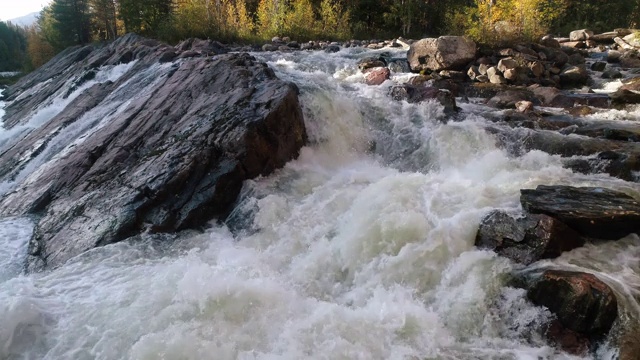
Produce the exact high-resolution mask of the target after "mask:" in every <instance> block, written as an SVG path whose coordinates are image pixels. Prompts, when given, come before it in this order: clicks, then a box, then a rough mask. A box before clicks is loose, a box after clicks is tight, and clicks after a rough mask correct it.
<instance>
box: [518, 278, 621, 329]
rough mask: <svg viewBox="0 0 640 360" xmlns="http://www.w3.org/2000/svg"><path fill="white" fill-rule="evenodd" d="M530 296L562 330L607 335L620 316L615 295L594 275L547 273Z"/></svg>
mask: <svg viewBox="0 0 640 360" xmlns="http://www.w3.org/2000/svg"><path fill="white" fill-rule="evenodd" d="M527 297H528V298H529V299H530V300H531V301H532V302H533V303H534V304H536V305H542V306H545V307H547V308H548V309H549V310H550V311H551V312H552V313H554V314H555V315H556V316H557V317H558V320H559V322H560V323H561V324H562V326H563V327H565V328H567V329H569V330H572V331H575V332H578V333H581V334H585V335H587V336H589V337H602V336H604V335H606V334H607V333H608V332H609V330H610V329H611V326H612V325H613V322H614V321H615V320H616V318H617V316H618V302H617V299H616V296H615V293H614V292H613V290H611V288H610V287H609V286H608V285H607V284H605V283H604V282H602V281H601V280H600V279H598V278H597V277H595V276H594V275H592V274H587V273H582V272H572V271H560V270H547V271H545V272H544V273H543V274H542V276H541V277H540V278H539V279H537V281H535V282H534V283H533V284H532V285H531V286H530V287H529V288H528V290H527Z"/></svg>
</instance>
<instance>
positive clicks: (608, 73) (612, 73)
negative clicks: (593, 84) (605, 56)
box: [600, 69, 622, 79]
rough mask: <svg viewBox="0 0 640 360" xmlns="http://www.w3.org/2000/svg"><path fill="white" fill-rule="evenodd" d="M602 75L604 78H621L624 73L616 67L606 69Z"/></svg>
mask: <svg viewBox="0 0 640 360" xmlns="http://www.w3.org/2000/svg"><path fill="white" fill-rule="evenodd" d="M600 77H602V78H603V79H621V78H622V73H621V72H620V71H618V70H616V69H606V70H604V71H603V72H602V75H601V76H600Z"/></svg>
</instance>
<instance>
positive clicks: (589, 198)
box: [520, 185, 640, 240]
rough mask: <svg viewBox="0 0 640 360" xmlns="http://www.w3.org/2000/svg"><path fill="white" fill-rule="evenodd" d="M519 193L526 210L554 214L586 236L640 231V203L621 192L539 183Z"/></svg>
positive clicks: (617, 235)
mask: <svg viewBox="0 0 640 360" xmlns="http://www.w3.org/2000/svg"><path fill="white" fill-rule="evenodd" d="M520 194H521V196H520V203H521V204H522V207H523V208H524V209H525V210H526V211H528V212H530V213H532V214H546V215H549V216H551V217H554V218H556V219H558V220H560V221H562V222H564V223H565V224H567V225H568V226H569V227H571V228H572V229H574V230H576V231H577V232H578V233H580V234H581V235H583V236H586V237H591V238H598V239H608V240H617V239H619V238H622V237H624V236H626V235H628V234H631V233H638V231H640V202H639V201H638V200H637V199H634V198H633V197H631V196H629V195H627V194H625V193H622V192H618V191H613V190H609V189H604V188H598V187H572V186H562V185H557V186H545V185H540V186H538V187H537V188H536V189H523V190H521V191H520Z"/></svg>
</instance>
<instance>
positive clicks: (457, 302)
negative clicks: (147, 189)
mask: <svg viewBox="0 0 640 360" xmlns="http://www.w3.org/2000/svg"><path fill="white" fill-rule="evenodd" d="M380 51H390V52H391V53H392V55H393V56H399V57H401V56H404V55H405V52H404V51H401V50H390V49H384V50H380ZM380 51H372V50H364V49H355V48H352V49H343V50H341V51H340V52H338V53H335V54H327V53H324V52H294V53H279V52H276V53H256V54H254V55H255V56H256V57H258V58H259V59H261V60H264V61H266V62H267V63H268V64H269V66H271V67H272V68H273V69H274V70H275V71H276V74H277V75H278V76H279V77H280V78H282V79H284V80H289V81H293V82H295V83H296V84H297V85H298V87H299V88H300V99H301V103H302V106H303V111H304V115H305V122H306V127H307V132H308V134H309V140H310V143H309V145H308V146H306V147H304V148H303V149H302V151H301V154H300V156H299V158H298V159H297V160H294V161H291V162H290V163H288V164H287V165H286V166H285V167H284V168H283V169H280V170H278V171H276V173H274V174H273V175H271V176H268V177H263V178H258V179H255V180H251V181H247V182H246V183H245V186H244V188H243V191H242V194H241V198H240V200H239V203H238V206H237V207H236V209H235V210H234V212H233V213H232V216H231V218H230V219H231V220H230V222H229V226H226V225H220V224H216V223H214V222H212V223H211V224H210V226H209V227H208V228H207V230H206V231H204V232H195V231H188V232H184V233H180V234H173V235H163V234H155V235H150V234H145V235H142V236H141V237H139V238H137V239H136V241H124V242H120V243H117V244H113V245H109V246H105V247H101V248H96V249H94V250H91V251H89V252H87V253H85V254H82V255H80V256H77V257H76V258H73V259H72V260H70V261H69V262H67V263H66V264H65V265H64V266H62V267H59V268H57V269H55V270H52V271H47V272H43V273H37V274H29V275H24V274H22V272H21V269H22V264H23V261H24V258H25V256H26V251H27V243H28V241H29V238H30V236H31V233H32V231H33V223H32V222H31V220H29V219H25V218H11V219H3V220H0V319H1V320H0V321H1V325H0V359H51V360H53V359H101V360H108V359H114V360H115V359H167V360H169V359H176V360H177V359H193V360H195V359H447V360H448V359H451V360H453V359H496V360H497V359H500V360H502V359H504V360H507V359H509V360H510V359H523V360H528V359H531V360H538V359H579V358H578V357H575V356H571V355H568V354H566V353H563V352H561V351H558V350H556V349H554V347H552V346H551V345H550V344H548V343H547V341H546V339H545V338H543V337H542V336H541V335H540V332H539V331H538V330H539V327H540V326H541V325H542V324H544V322H545V321H546V320H547V319H548V318H549V317H550V316H551V314H550V313H549V312H548V311H547V310H546V309H544V308H541V307H536V306H533V305H532V304H531V303H529V302H528V301H527V300H526V296H525V291H524V290H521V289H516V288H513V287H510V286H508V283H507V281H508V278H509V274H511V273H512V272H514V271H518V270H521V266H519V265H516V264H514V263H512V262H510V261H509V260H507V259H505V258H500V257H497V256H496V255H495V254H494V253H493V252H490V251H483V250H478V249H477V248H475V247H474V239H475V234H476V230H477V228H478V224H479V222H480V220H481V218H482V217H483V216H484V215H485V214H487V213H488V212H489V211H491V210H492V209H495V208H500V209H504V210H507V211H517V210H519V209H520V203H519V195H520V193H519V191H520V189H523V188H535V187H536V186H537V185H540V184H545V185H551V184H568V185H574V186H603V187H607V188H611V189H624V190H626V191H629V190H630V189H631V190H632V191H638V186H637V185H636V184H634V183H628V182H625V181H622V180H619V179H615V178H612V177H609V176H608V175H603V174H599V175H583V174H579V173H574V172H573V171H571V170H569V169H566V168H564V167H563V166H562V161H561V159H560V157H559V156H553V155H549V154H547V153H544V152H541V151H530V152H528V153H526V154H524V155H522V156H518V157H515V156H513V155H510V154H509V153H508V152H507V151H506V150H504V149H502V148H500V147H498V146H497V145H496V138H495V135H492V134H490V133H488V132H487V131H485V126H486V125H487V123H488V120H486V119H485V117H484V116H483V114H484V113H485V112H487V111H495V110H490V109H489V108H486V107H484V106H483V105H481V104H477V102H476V101H474V99H471V100H470V101H469V102H463V101H462V99H459V104H458V105H459V106H460V107H461V108H462V111H463V120H462V121H457V122H447V123H445V122H442V121H441V120H442V119H443V118H444V114H443V109H442V107H441V106H440V105H439V104H437V103H433V102H426V103H420V104H408V103H406V102H394V101H392V100H391V99H390V97H389V96H388V93H387V92H388V87H389V86H390V85H391V83H392V81H390V82H387V83H385V84H383V85H381V86H367V85H365V84H364V83H363V79H362V75H361V74H359V73H358V72H357V67H356V62H357V60H358V59H359V58H362V57H364V56H370V55H371V54H376V53H379V52H380ZM123 70H126V69H122V68H117V67H116V68H112V69H106V70H104V72H105V74H103V75H104V76H103V78H104V79H112V78H113V77H115V76H117V75H118V74H119V73H120V72H121V71H123ZM410 76H411V75H410V74H393V76H392V80H393V81H396V82H403V81H406V80H407V79H408V78H409V77H410ZM100 78H101V77H100V76H97V80H94V81H101V80H100ZM105 81H106V80H105ZM607 86H609V85H608V84H606V83H604V84H602V88H603V90H601V91H608V90H607V89H608V88H607ZM611 87H612V86H609V88H611ZM79 91H82V89H80V90H77V91H76V92H79ZM0 108H2V104H0ZM60 110H61V104H60V103H59V102H57V101H52V103H51V104H49V105H45V106H43V108H41V109H36V110H34V114H35V115H34V119H35V120H34V121H33V122H30V124H31V125H29V126H39V125H41V124H42V120H43V119H42V116H45V115H42V114H46V116H47V117H49V116H53V115H55V113H56V112H57V111H60ZM1 111H2V110H0V116H1V114H2V112H1ZM38 114H40V115H38ZM639 115H640V112H638V111H617V110H611V111H608V112H606V113H605V114H604V115H603V114H600V115H599V116H606V117H607V118H609V119H612V120H616V119H618V120H619V121H628V120H629V119H631V120H636V119H637V118H638V116H639ZM39 116H40V117H39ZM89 120H91V119H89ZM93 120H96V119H93ZM93 123H99V121H94V122H93ZM15 131H16V130H5V129H4V128H0V139H7V138H10V137H13V136H18V135H17V133H16V132H15ZM82 131H84V132H86V131H91V130H90V129H84V130H82ZM81 135H82V132H78V133H77V134H75V135H74V136H73V137H70V138H69V137H67V138H65V141H68V142H69V143H70V142H72V141H74V140H77V139H78V138H81ZM56 151H62V150H61V149H57V150H56ZM51 156H54V155H51ZM47 159H48V158H45V159H42V163H44V164H46V161H47ZM37 165H38V166H42V165H41V164H37ZM27 171H37V166H31V167H28V168H27ZM27 176H28V173H27V174H21V175H19V177H18V179H17V180H16V181H21V179H24V178H26V177H27ZM2 189H3V192H7V191H11V189H12V185H11V184H10V183H9V184H4V187H3V188H2ZM167 240H170V241H167ZM639 240H640V239H638V237H637V236H636V235H630V236H628V237H626V238H624V239H622V240H620V241H618V242H609V243H601V244H589V245H587V246H585V247H583V248H580V249H576V250H573V251H571V252H569V253H565V254H564V255H562V256H561V257H560V258H558V259H555V260H552V261H551V260H547V261H541V262H538V263H536V264H534V265H533V267H540V268H551V267H552V268H565V269H579V270H581V271H588V272H592V273H594V274H596V275H597V276H598V277H599V278H601V279H602V280H604V281H605V282H607V283H608V284H609V285H610V286H612V287H613V288H614V289H615V290H616V292H617V293H618V296H619V298H620V299H623V300H621V302H622V303H623V304H624V314H623V318H625V319H627V320H628V321H636V319H637V318H638V314H640V310H639V306H638V303H637V301H636V300H634V298H637V297H638V296H639V294H640V261H639V260H640V242H639ZM169 244H171V245H169ZM612 260H613V261H612ZM616 353H617V350H616V348H615V346H612V345H610V344H609V343H604V344H602V345H601V346H600V347H599V349H598V351H597V353H596V355H595V356H596V357H597V358H598V359H607V360H609V359H611V360H613V359H615V358H616ZM588 359H591V357H588Z"/></svg>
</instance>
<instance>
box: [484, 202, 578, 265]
mask: <svg viewBox="0 0 640 360" xmlns="http://www.w3.org/2000/svg"><path fill="white" fill-rule="evenodd" d="M475 245H476V246H477V247H479V248H482V249H491V250H494V251H495V252H496V253H498V255H500V256H504V257H507V258H509V259H511V260H513V261H515V262H518V263H521V264H525V265H529V264H531V263H533V262H536V261H538V260H540V259H549V258H555V257H558V256H560V254H562V252H564V251H569V250H572V249H575V248H577V247H580V246H582V245H584V240H583V239H582V237H581V236H580V235H579V234H578V233H576V232H575V231H574V230H572V229H570V228H569V227H568V226H567V225H565V224H563V223H562V222H561V221H559V220H557V219H554V218H552V217H550V216H547V215H542V214H526V215H524V216H523V217H518V218H514V217H512V216H511V215H509V214H507V213H505V212H503V211H493V212H491V213H489V214H488V215H487V216H486V217H485V218H484V219H483V220H482V222H481V223H480V227H479V229H478V233H477V234H476V241H475Z"/></svg>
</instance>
